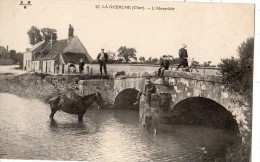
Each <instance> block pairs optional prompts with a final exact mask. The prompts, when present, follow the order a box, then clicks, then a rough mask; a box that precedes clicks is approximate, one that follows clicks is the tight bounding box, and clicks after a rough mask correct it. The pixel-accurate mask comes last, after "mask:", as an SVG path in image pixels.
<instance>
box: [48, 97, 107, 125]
mask: <svg viewBox="0 0 260 162" xmlns="http://www.w3.org/2000/svg"><path fill="white" fill-rule="evenodd" d="M102 101H103V100H102V97H101V94H100V93H99V92H96V93H94V94H90V95H87V96H84V97H81V96H76V97H72V98H69V97H65V96H56V97H53V98H51V99H50V100H49V103H50V106H51V114H50V119H51V120H53V117H54V114H55V113H56V112H57V111H58V110H62V111H64V112H66V113H69V114H75V115H78V121H79V122H81V121H82V120H83V115H84V114H85V113H86V111H87V108H88V107H89V106H90V105H91V104H92V103H93V102H96V103H97V104H98V108H99V107H100V106H101V105H102Z"/></svg>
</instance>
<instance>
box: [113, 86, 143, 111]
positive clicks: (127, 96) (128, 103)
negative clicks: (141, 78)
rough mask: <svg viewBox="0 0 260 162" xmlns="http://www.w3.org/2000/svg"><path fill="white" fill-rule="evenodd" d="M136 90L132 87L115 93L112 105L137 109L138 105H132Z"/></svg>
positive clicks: (134, 100)
mask: <svg viewBox="0 0 260 162" xmlns="http://www.w3.org/2000/svg"><path fill="white" fill-rule="evenodd" d="M138 92H139V91H138V90H136V89H134V88H127V89H124V90H122V91H121V92H119V93H118V94H117V96H116V97H115V100H114V107H116V108H121V109H135V110H139V105H138V104H137V105H134V103H135V102H136V101H137V99H136V97H137V94H138Z"/></svg>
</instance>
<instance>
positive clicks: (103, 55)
mask: <svg viewBox="0 0 260 162" xmlns="http://www.w3.org/2000/svg"><path fill="white" fill-rule="evenodd" d="M107 59H108V55H107V53H105V52H104V49H101V53H99V54H98V56H97V60H98V62H99V68H100V74H101V76H102V67H103V68H104V73H105V75H107V66H106V63H107Z"/></svg>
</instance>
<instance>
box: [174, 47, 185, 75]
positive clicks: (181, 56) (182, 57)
mask: <svg viewBox="0 0 260 162" xmlns="http://www.w3.org/2000/svg"><path fill="white" fill-rule="evenodd" d="M186 47H187V46H186V45H185V44H182V48H181V49H180V50H179V60H180V63H179V65H178V67H177V69H176V71H177V70H178V69H179V68H180V67H181V66H183V67H184V68H186V67H188V60H187V59H188V52H187V50H186V49H185V48H186Z"/></svg>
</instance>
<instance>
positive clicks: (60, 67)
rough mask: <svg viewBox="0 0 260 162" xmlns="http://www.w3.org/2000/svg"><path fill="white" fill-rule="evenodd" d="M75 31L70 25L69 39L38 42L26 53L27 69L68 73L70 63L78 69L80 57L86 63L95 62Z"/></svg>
mask: <svg viewBox="0 0 260 162" xmlns="http://www.w3.org/2000/svg"><path fill="white" fill-rule="evenodd" d="M73 33H74V29H73V27H72V26H71V25H70V27H69V32H68V38H67V39H62V40H57V41H53V42H52V41H48V42H46V41H41V42H38V43H37V44H36V45H34V46H33V47H32V48H31V49H30V50H28V51H26V52H25V53H24V63H25V64H24V65H26V66H25V69H26V70H29V71H36V72H43V73H59V74H64V73H68V63H72V64H74V65H75V66H76V69H77V71H78V69H79V68H78V66H79V65H78V64H79V61H80V59H83V61H84V62H85V63H91V62H93V59H92V58H91V57H90V55H89V54H88V52H87V50H86V48H85V47H84V45H83V44H82V43H81V41H80V40H79V38H78V37H77V36H74V35H73Z"/></svg>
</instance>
